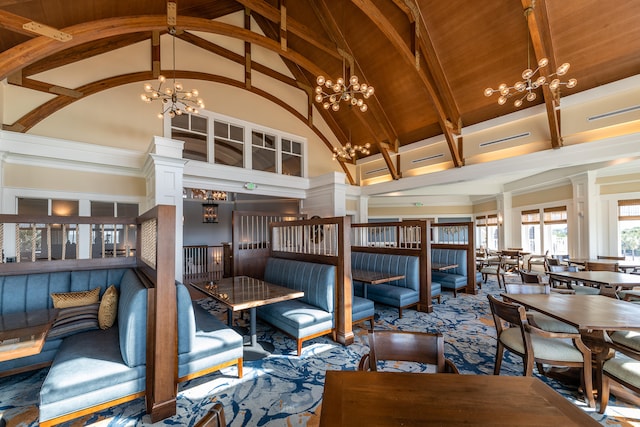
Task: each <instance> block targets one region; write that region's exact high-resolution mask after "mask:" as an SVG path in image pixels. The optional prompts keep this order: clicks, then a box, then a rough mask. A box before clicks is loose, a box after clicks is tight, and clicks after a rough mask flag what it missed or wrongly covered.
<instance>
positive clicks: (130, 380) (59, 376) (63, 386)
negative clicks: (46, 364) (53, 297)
mask: <svg viewBox="0 0 640 427" xmlns="http://www.w3.org/2000/svg"><path fill="white" fill-rule="evenodd" d="M143 335H145V334H144V333H143ZM118 341H119V337H118V328H109V329H106V330H95V331H89V332H83V333H80V334H76V335H73V336H70V337H68V338H66V339H65V340H64V341H63V343H62V345H61V346H60V349H59V351H58V353H57V354H56V357H55V359H54V361H53V364H52V365H51V368H50V369H49V372H48V374H47V377H46V378H45V380H44V382H43V384H42V388H41V390H40V421H45V420H50V419H52V418H56V417H59V416H62V415H66V414H68V413H72V412H76V411H78V410H80V409H82V408H89V407H91V406H95V405H98V404H101V403H104V402H108V401H111V400H115V399H119V398H121V397H123V396H129V395H132V394H135V393H139V392H142V391H144V389H145V365H138V366H135V367H129V366H127V365H126V364H125V363H124V360H123V359H122V355H121V353H120V348H119V345H118Z"/></svg>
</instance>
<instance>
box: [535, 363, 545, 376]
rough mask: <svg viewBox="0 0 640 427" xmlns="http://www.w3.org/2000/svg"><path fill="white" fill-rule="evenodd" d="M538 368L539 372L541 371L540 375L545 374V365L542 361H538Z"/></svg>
mask: <svg viewBox="0 0 640 427" xmlns="http://www.w3.org/2000/svg"><path fill="white" fill-rule="evenodd" d="M536 368H538V373H539V374H540V375H545V372H544V366H543V364H542V363H540V362H536Z"/></svg>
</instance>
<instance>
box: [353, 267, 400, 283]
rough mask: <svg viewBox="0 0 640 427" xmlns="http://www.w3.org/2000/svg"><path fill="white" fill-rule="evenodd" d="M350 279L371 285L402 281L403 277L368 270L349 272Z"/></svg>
mask: <svg viewBox="0 0 640 427" xmlns="http://www.w3.org/2000/svg"><path fill="white" fill-rule="evenodd" d="M351 277H352V278H353V280H357V281H358V282H363V283H369V284H372V285H378V284H380V283H387V282H393V281H394V280H401V279H404V275H393V274H388V273H382V272H379V271H369V270H351Z"/></svg>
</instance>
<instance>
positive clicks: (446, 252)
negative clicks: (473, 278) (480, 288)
mask: <svg viewBox="0 0 640 427" xmlns="http://www.w3.org/2000/svg"><path fill="white" fill-rule="evenodd" d="M431 262H432V263H438V264H458V266H457V267H456V268H452V269H451V270H447V271H446V272H447V273H451V274H459V275H461V276H466V275H467V251H465V250H462V249H431Z"/></svg>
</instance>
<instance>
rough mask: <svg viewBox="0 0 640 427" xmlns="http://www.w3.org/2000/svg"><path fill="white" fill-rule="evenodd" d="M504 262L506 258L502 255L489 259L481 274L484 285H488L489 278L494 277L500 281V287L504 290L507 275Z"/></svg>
mask: <svg viewBox="0 0 640 427" xmlns="http://www.w3.org/2000/svg"><path fill="white" fill-rule="evenodd" d="M504 262H505V257H504V256H502V255H499V256H497V257H489V258H487V261H486V263H485V264H484V265H483V266H482V268H481V269H480V273H481V274H482V281H483V282H484V283H487V279H488V278H489V276H490V275H494V276H496V279H497V280H498V287H499V288H502V287H503V286H502V285H503V284H504V273H505V268H504Z"/></svg>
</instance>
